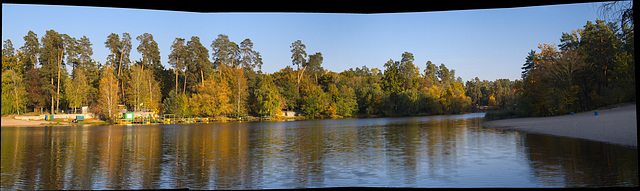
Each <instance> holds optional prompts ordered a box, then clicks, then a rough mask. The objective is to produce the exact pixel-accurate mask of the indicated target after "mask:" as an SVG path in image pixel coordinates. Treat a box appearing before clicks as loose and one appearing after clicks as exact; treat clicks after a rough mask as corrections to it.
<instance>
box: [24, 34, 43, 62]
mask: <svg viewBox="0 0 640 191" xmlns="http://www.w3.org/2000/svg"><path fill="white" fill-rule="evenodd" d="M23 39H24V45H23V46H22V47H20V50H21V51H22V52H23V53H24V55H23V57H22V58H21V60H22V61H23V62H24V64H25V66H26V65H28V66H33V68H38V54H39V53H40V42H38V35H37V34H36V33H34V32H33V31H29V32H28V33H27V35H26V36H24V37H23Z"/></svg>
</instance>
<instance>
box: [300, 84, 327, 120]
mask: <svg viewBox="0 0 640 191" xmlns="http://www.w3.org/2000/svg"><path fill="white" fill-rule="evenodd" d="M300 97H301V101H300V102H301V103H300V109H301V110H302V112H303V113H304V114H305V115H307V116H308V117H311V118H315V117H316V115H317V114H320V112H323V111H324V108H325V107H324V100H323V97H324V92H323V91H322V88H320V87H318V86H317V85H315V84H312V83H311V82H309V81H308V80H304V81H303V83H302V85H301V86H300Z"/></svg>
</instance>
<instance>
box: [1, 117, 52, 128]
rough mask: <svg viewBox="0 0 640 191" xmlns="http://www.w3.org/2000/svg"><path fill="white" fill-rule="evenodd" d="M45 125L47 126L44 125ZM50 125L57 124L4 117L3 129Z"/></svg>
mask: <svg viewBox="0 0 640 191" xmlns="http://www.w3.org/2000/svg"><path fill="white" fill-rule="evenodd" d="M42 123H45V124H42ZM48 123H55V122H50V121H45V120H29V121H26V120H18V119H14V118H13V117H2V122H1V125H0V126H2V127H11V126H45V125H46V124H48Z"/></svg>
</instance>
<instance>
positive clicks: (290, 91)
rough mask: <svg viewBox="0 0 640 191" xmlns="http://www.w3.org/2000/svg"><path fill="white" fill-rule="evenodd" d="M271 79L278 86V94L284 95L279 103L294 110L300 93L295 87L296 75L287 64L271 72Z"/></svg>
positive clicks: (289, 109)
mask: <svg viewBox="0 0 640 191" xmlns="http://www.w3.org/2000/svg"><path fill="white" fill-rule="evenodd" d="M271 76H272V77H273V81H274V83H275V84H276V86H277V87H278V91H279V92H280V95H282V97H284V100H282V102H281V104H282V105H284V106H285V107H284V108H286V109H287V110H288V111H291V110H294V109H296V108H297V107H298V105H297V100H298V98H299V97H300V93H299V92H298V89H297V84H296V78H297V75H296V74H295V72H294V71H293V69H292V68H291V67H289V66H287V67H285V68H283V69H280V71H277V72H274V73H273V74H271Z"/></svg>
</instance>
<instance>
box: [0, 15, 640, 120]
mask: <svg viewBox="0 0 640 191" xmlns="http://www.w3.org/2000/svg"><path fill="white" fill-rule="evenodd" d="M23 39H24V41H25V43H24V45H23V46H22V47H20V48H19V49H18V50H15V49H14V48H13V45H12V44H11V41H10V40H5V41H4V44H3V48H2V100H3V101H2V114H3V115H7V114H12V113H17V114H20V113H24V112H26V111H34V112H36V113H43V112H49V113H56V112H58V111H59V110H60V109H64V110H70V109H77V108H79V107H81V106H85V105H88V106H90V108H91V110H92V111H93V112H95V113H98V114H101V116H103V118H104V119H111V120H112V119H115V118H117V117H118V116H119V115H120V109H128V110H132V111H142V110H145V111H154V112H158V113H170V114H176V115H177V116H178V117H195V116H201V117H218V116H227V117H244V116H248V115H249V116H278V114H279V113H280V112H281V111H297V112H301V113H303V114H305V115H306V116H308V117H368V116H406V115H436V114H457V113H463V112H468V111H474V110H476V109H478V108H479V106H489V108H494V109H502V110H517V111H520V112H524V113H526V114H527V115H531V116H548V115H558V114H564V113H567V112H570V111H584V110H588V109H592V108H595V107H599V106H602V105H606V104H613V103H619V102H625V101H635V66H634V64H633V63H635V59H634V54H633V30H632V28H631V27H629V26H628V25H623V26H622V27H617V26H615V24H612V23H605V22H604V21H601V20H597V21H596V23H595V24H594V23H591V22H587V25H585V28H584V29H579V30H577V31H572V32H571V33H563V34H562V37H561V42H562V44H560V45H559V47H560V49H559V50H558V48H557V47H556V46H555V45H549V44H541V45H540V46H539V47H538V48H539V49H540V52H539V53H538V52H536V51H534V50H532V51H531V52H530V53H529V55H528V56H527V58H526V62H525V63H524V66H523V68H522V69H523V72H522V79H518V80H515V81H511V80H508V79H498V80H495V81H487V80H482V81H481V80H480V79H478V78H477V77H476V78H474V79H472V80H470V81H467V82H463V81H462V78H460V77H457V76H456V75H455V70H453V69H449V68H447V67H446V66H445V64H440V65H436V64H433V63H432V62H431V61H427V62H426V63H425V64H424V65H423V66H424V69H423V70H421V69H420V67H418V66H417V65H416V64H414V56H413V54H412V53H410V52H404V53H402V54H401V55H400V57H399V59H398V60H393V59H390V60H388V61H387V62H386V63H385V64H384V68H382V69H378V68H371V69H370V68H367V67H366V65H365V66H362V67H356V68H355V69H354V68H351V69H348V70H345V71H342V72H339V73H337V72H334V71H329V70H326V69H324V68H323V67H322V62H323V55H322V53H321V52H316V53H313V54H307V53H306V45H305V44H303V43H302V41H301V40H297V41H295V42H293V43H292V44H291V46H290V47H289V48H290V49H291V65H289V66H287V67H285V68H282V69H281V70H279V71H276V72H274V73H272V74H265V73H263V72H262V71H261V66H262V64H263V62H262V57H261V55H260V53H259V52H258V51H257V50H254V49H253V43H252V42H251V40H250V39H249V38H247V39H245V40H243V41H242V42H240V44H237V43H236V42H233V41H230V40H229V37H228V36H227V35H224V34H220V35H218V36H217V38H216V39H214V40H213V41H212V42H211V44H210V49H209V48H207V47H205V46H204V45H203V44H202V43H201V42H200V38H199V37H197V36H192V37H191V38H190V39H189V40H188V41H187V39H184V38H175V39H174V41H173V43H172V45H171V48H170V51H171V52H170V54H169V59H168V64H169V65H170V66H171V68H165V67H164V66H163V65H162V64H161V63H160V51H159V49H158V45H157V43H156V42H155V40H154V39H153V35H151V34H148V33H144V34H142V35H139V36H137V37H136V38H135V40H138V41H139V42H140V43H139V46H138V47H136V51H137V52H138V53H139V54H140V55H141V58H140V59H139V60H135V61H132V60H131V59H130V54H131V51H132V50H133V49H132V48H133V47H132V45H131V41H132V37H131V36H130V34H128V33H122V34H115V33H112V34H110V35H108V36H107V38H106V40H105V42H104V46H105V48H107V49H108V50H109V51H110V54H109V55H108V56H107V58H106V62H105V63H100V62H96V61H95V60H94V59H92V58H91V56H92V55H93V51H92V46H93V44H92V43H91V42H90V41H89V39H88V38H87V37H86V36H83V37H81V38H80V39H76V38H73V37H70V36H68V35H66V34H59V33H57V32H55V31H54V30H49V31H46V33H45V35H44V36H43V37H42V38H40V39H39V38H38V37H37V35H36V34H35V33H34V32H32V31H29V32H28V33H27V35H26V36H24V38H23ZM210 51H211V52H210ZM210 56H211V58H210ZM67 65H70V66H71V68H72V70H71V72H69V71H67V70H66V67H64V66H67Z"/></svg>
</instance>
